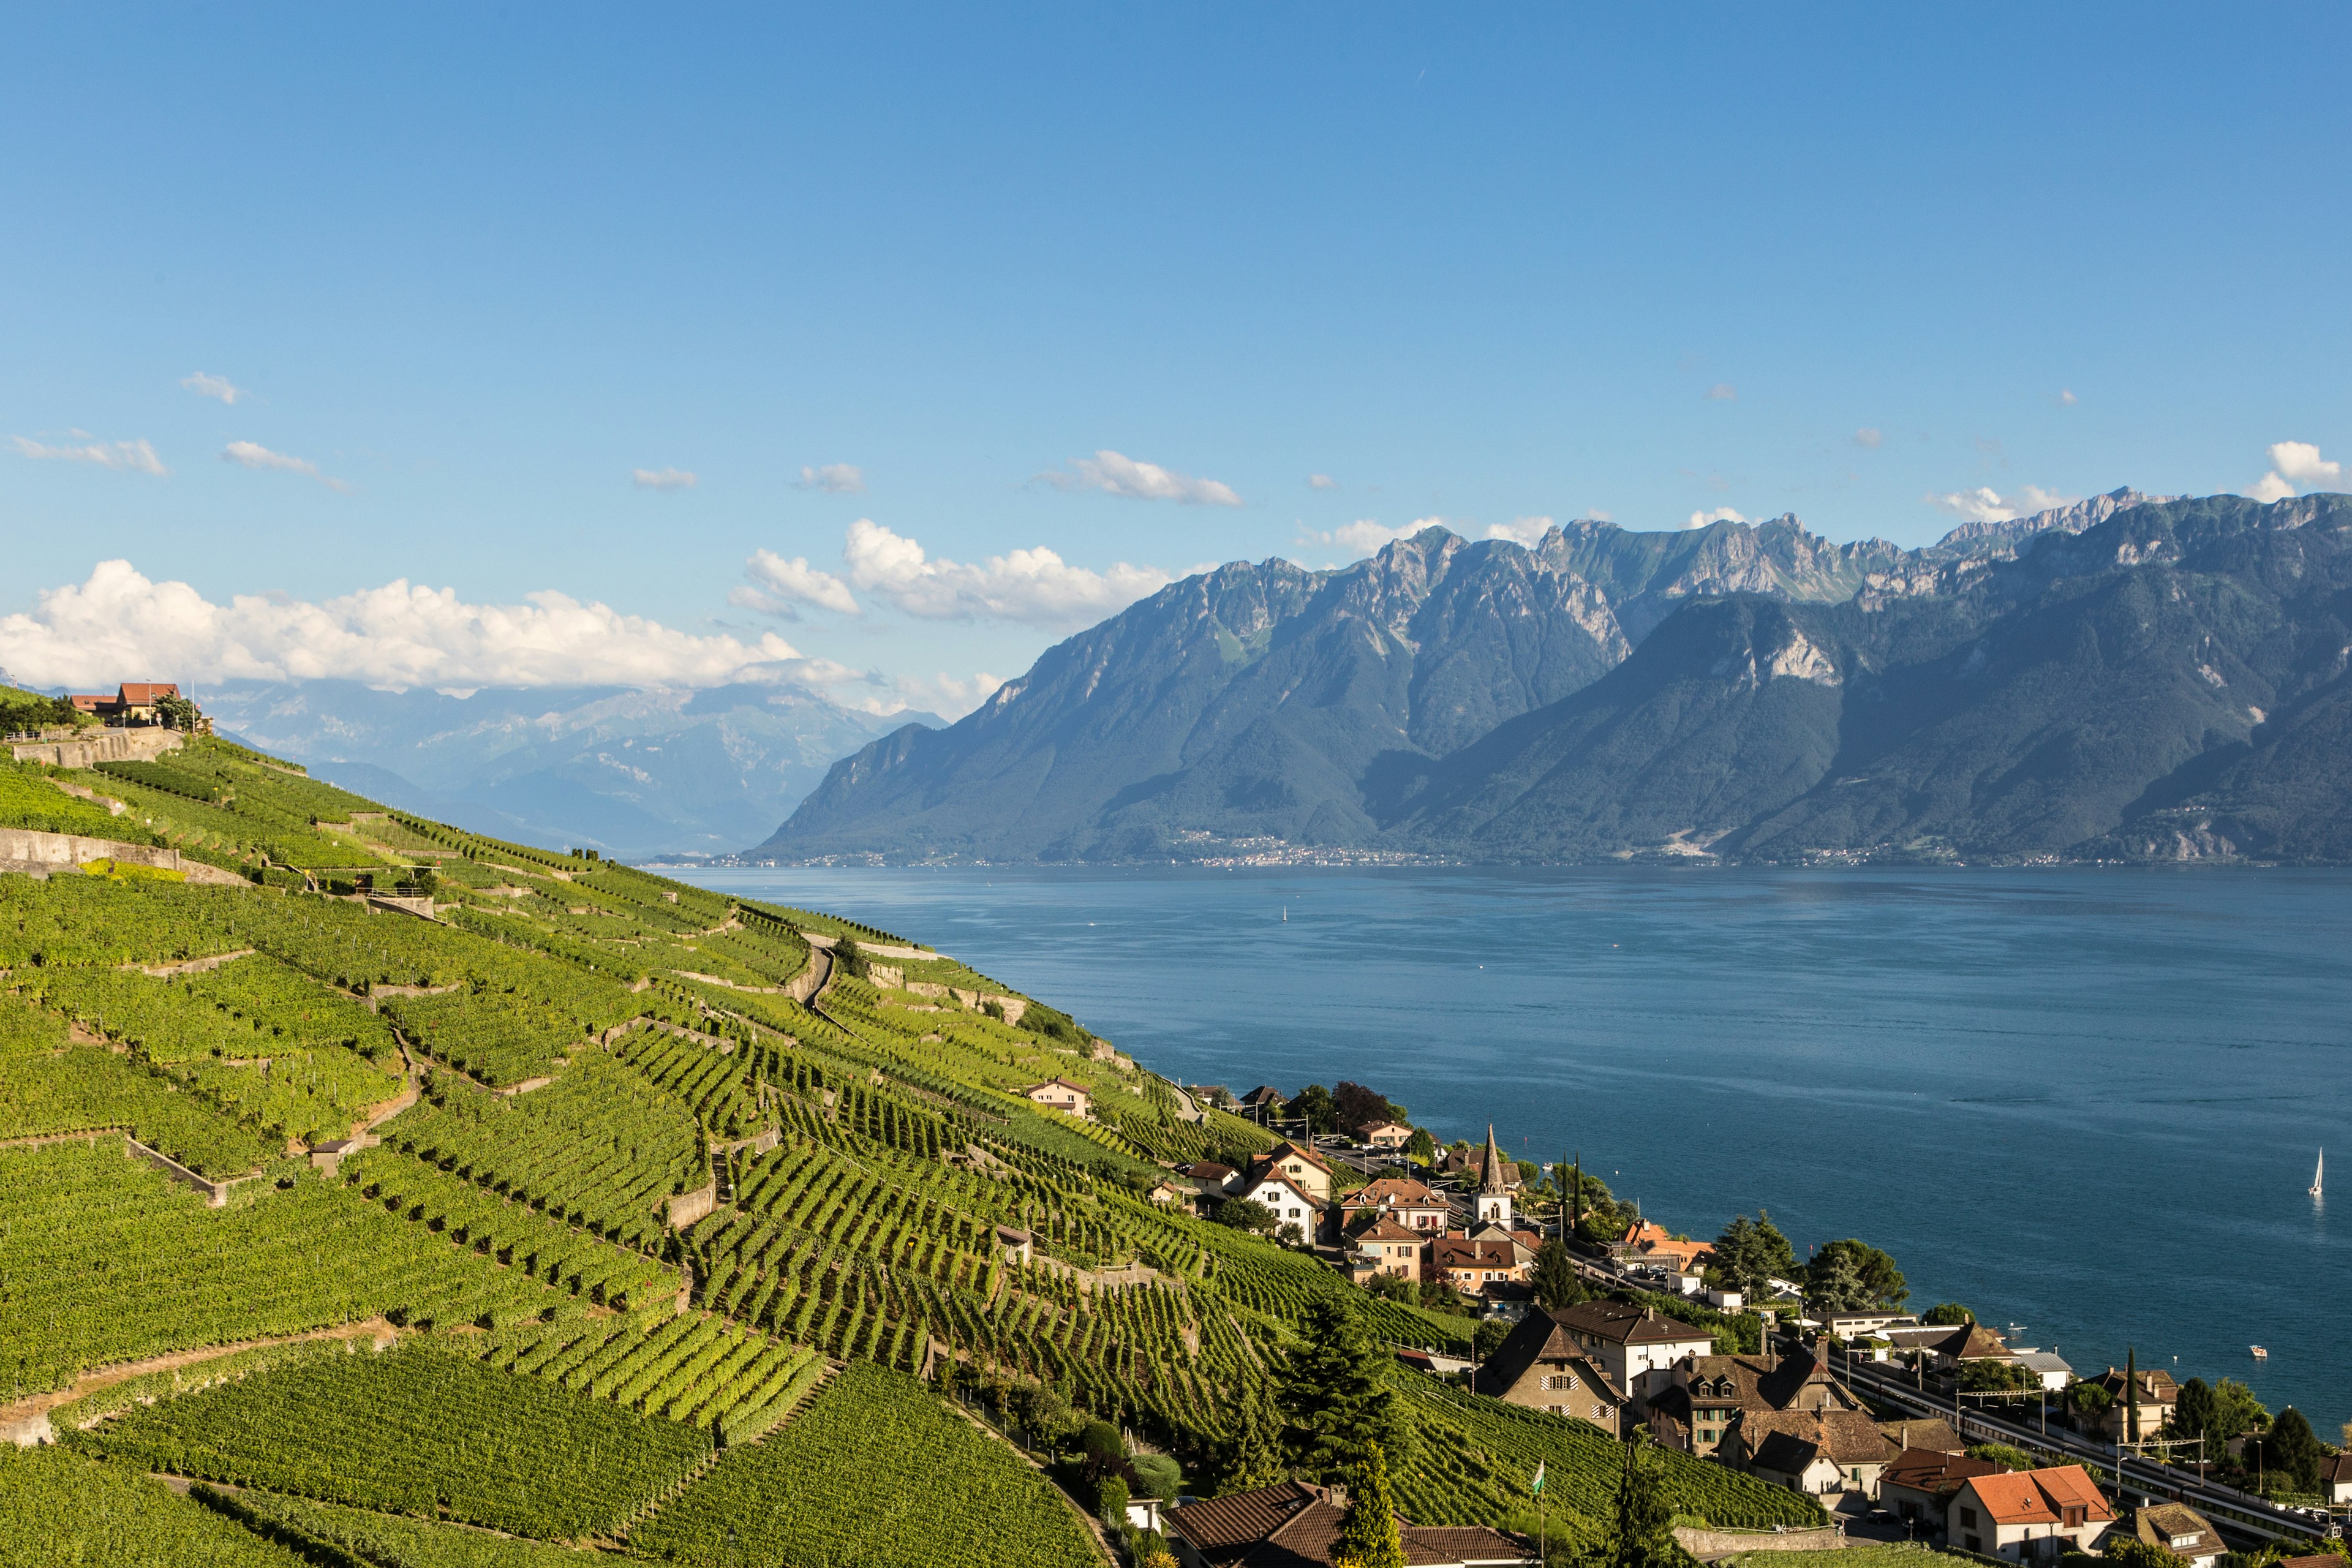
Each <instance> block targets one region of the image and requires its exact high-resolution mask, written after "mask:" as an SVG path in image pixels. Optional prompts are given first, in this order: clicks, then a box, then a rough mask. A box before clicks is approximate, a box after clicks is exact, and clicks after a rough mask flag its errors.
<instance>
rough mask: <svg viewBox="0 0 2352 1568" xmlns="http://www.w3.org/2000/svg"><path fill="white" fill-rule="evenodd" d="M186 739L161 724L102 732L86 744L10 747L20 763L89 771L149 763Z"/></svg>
mask: <svg viewBox="0 0 2352 1568" xmlns="http://www.w3.org/2000/svg"><path fill="white" fill-rule="evenodd" d="M185 741H186V738H185V737H184V736H183V735H182V734H181V733H180V731H177V730H166V729H163V728H162V727H161V726H160V725H156V726H147V727H142V728H141V729H136V730H105V731H100V732H99V733H98V734H96V735H93V736H91V737H90V738H89V740H86V741H20V742H16V745H15V747H14V748H12V749H13V750H14V751H15V752H16V760H17V761H18V762H20V763H48V764H49V766H51V767H53V768H89V767H96V766H97V765H98V764H99V763H152V762H153V761H154V760H155V759H156V758H157V757H160V756H162V755H163V753H164V752H173V751H177V750H179V748H180V747H181V746H182V745H184V743H185Z"/></svg>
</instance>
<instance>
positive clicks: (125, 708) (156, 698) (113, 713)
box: [66, 680, 180, 724]
mask: <svg viewBox="0 0 2352 1568" xmlns="http://www.w3.org/2000/svg"><path fill="white" fill-rule="evenodd" d="M179 694H180V689H179V687H178V686H177V685H176V684H174V683H173V682H172V681H169V680H125V681H123V682H121V683H120V684H119V685H117V686H116V687H115V689H114V695H112V696H111V697H110V696H108V695H107V694H106V693H105V692H103V691H99V692H75V693H73V694H72V695H70V696H68V698H67V699H66V700H67V701H68V702H70V703H72V704H73V705H74V710H76V711H77V712H81V713H88V714H90V715H92V716H94V717H96V718H100V719H103V720H105V721H107V722H108V723H110V724H153V723H156V722H159V721H160V718H161V715H160V714H159V713H158V711H157V708H158V705H159V704H160V703H162V701H163V699H165V698H166V697H177V696H178V695H179Z"/></svg>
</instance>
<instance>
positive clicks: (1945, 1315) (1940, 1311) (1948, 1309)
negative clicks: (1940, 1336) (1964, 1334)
mask: <svg viewBox="0 0 2352 1568" xmlns="http://www.w3.org/2000/svg"><path fill="white" fill-rule="evenodd" d="M1919 1321H1921V1322H1923V1323H1934V1324H1937V1325H1938V1326H1939V1327H1948V1328H1955V1329H1957V1328H1958V1327H1959V1326H1960V1325H1961V1324H1962V1323H1973V1322H1975V1321H1977V1315H1976V1314H1975V1313H1974V1312H1971V1311H1969V1310H1968V1309H1967V1308H1966V1307H1963V1306H1961V1305H1960V1304H1959V1303H1958V1301H1938V1302H1937V1303H1936V1304H1935V1305H1934V1306H1932V1307H1930V1308H1928V1309H1927V1311H1926V1312H1924V1313H1923V1314H1921V1315H1920V1318H1919Z"/></svg>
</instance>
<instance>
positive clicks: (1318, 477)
mask: <svg viewBox="0 0 2352 1568" xmlns="http://www.w3.org/2000/svg"><path fill="white" fill-rule="evenodd" d="M1307 489H1310V490H1336V489H1339V480H1337V479H1333V478H1332V477H1331V476H1330V475H1328V474H1309V475H1307Z"/></svg>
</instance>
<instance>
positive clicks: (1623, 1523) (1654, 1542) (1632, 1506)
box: [1591, 1426, 1683, 1568]
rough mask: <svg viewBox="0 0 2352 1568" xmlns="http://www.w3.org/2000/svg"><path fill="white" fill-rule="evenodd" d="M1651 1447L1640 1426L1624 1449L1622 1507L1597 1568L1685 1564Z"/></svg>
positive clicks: (1619, 1483) (1594, 1558) (1596, 1556)
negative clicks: (1651, 1455)
mask: <svg viewBox="0 0 2352 1568" xmlns="http://www.w3.org/2000/svg"><path fill="white" fill-rule="evenodd" d="M1649 1446H1650V1443H1649V1433H1648V1432H1647V1430H1646V1429H1644V1428H1643V1427H1640V1426H1636V1427H1634V1428H1633V1434H1632V1435H1631V1436H1629V1437H1628V1438H1627V1439H1626V1441H1625V1443H1624V1445H1623V1447H1624V1466H1623V1468H1622V1470H1621V1471H1620V1472H1619V1475H1618V1479H1617V1506H1616V1509H1615V1510H1614V1511H1613V1512H1612V1515H1611V1518H1610V1521H1609V1525H1608V1529H1607V1532H1606V1533H1605V1534H1604V1535H1603V1537H1602V1538H1601V1542H1600V1550H1599V1551H1598V1552H1595V1553H1594V1554H1593V1556H1592V1558H1591V1562H1592V1563H1593V1568H1675V1564H1677V1563H1680V1562H1681V1561H1682V1557H1683V1552H1682V1548H1681V1547H1680V1546H1679V1545H1677V1544H1676V1542H1675V1532H1674V1519H1675V1513H1674V1509H1673V1507H1672V1505H1670V1504H1669V1503H1668V1502H1667V1501H1666V1495H1665V1488H1664V1486H1663V1485H1661V1484H1660V1478H1659V1474H1658V1470H1659V1466H1658V1465H1657V1464H1656V1463H1654V1462H1653V1461H1652V1460H1651V1458H1650V1457H1649V1453H1648V1449H1649Z"/></svg>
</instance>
